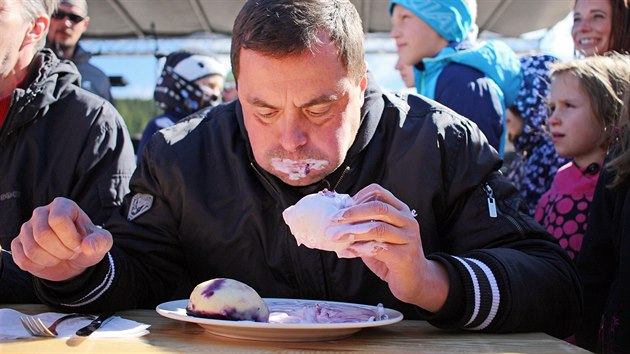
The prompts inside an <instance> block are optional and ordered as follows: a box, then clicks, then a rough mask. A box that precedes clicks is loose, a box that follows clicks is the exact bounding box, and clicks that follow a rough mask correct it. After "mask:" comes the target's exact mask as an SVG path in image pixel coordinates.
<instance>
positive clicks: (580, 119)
mask: <svg viewBox="0 0 630 354" xmlns="http://www.w3.org/2000/svg"><path fill="white" fill-rule="evenodd" d="M549 114H550V116H549V119H548V121H547V125H548V128H549V132H550V134H551V140H552V142H553V145H554V146H555V148H556V152H557V153H558V155H560V156H563V157H572V158H573V159H574V161H575V163H576V164H577V165H578V166H580V167H586V166H588V165H589V164H591V163H593V162H596V163H600V164H601V163H602V162H603V160H604V156H605V154H606V149H605V144H604V142H605V141H606V134H605V132H604V127H603V126H602V124H601V123H600V121H599V120H598V119H597V117H596V116H595V113H594V112H593V109H592V107H591V101H590V99H589V97H588V95H587V93H586V91H585V90H584V89H583V88H582V84H581V83H580V80H579V79H578V78H577V77H575V76H573V75H571V74H567V73H565V74H560V75H558V76H556V77H555V78H554V79H553V81H552V82H551V91H550V94H549Z"/></svg>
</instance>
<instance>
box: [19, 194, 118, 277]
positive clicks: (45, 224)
mask: <svg viewBox="0 0 630 354" xmlns="http://www.w3.org/2000/svg"><path fill="white" fill-rule="evenodd" d="M112 244H113V239H112V235H111V234H110V233H109V232H108V231H107V230H104V229H102V228H99V227H96V226H95V225H94V224H93V223H92V221H91V220H90V218H89V217H88V216H87V214H85V212H83V210H81V208H79V206H78V205H77V204H76V203H75V202H73V201H72V200H70V199H66V198H55V200H53V201H52V203H50V204H48V205H46V206H42V207H39V208H37V209H35V210H34V211H33V216H32V217H31V219H30V220H29V221H27V222H26V223H24V225H22V228H21V229H20V234H19V235H18V236H17V237H16V238H15V239H14V240H13V242H12V243H11V251H12V253H13V260H14V261H15V264H17V265H18V267H20V268H21V269H22V270H24V271H27V272H29V273H31V274H33V275H34V276H36V277H38V278H42V279H47V280H52V281H62V280H67V279H70V278H72V277H75V276H77V275H79V274H81V273H82V272H83V271H85V269H86V268H88V267H91V266H93V265H95V264H97V263H98V262H100V261H101V259H103V257H104V256H105V254H106V253H107V252H108V251H109V250H110V249H111V247H112Z"/></svg>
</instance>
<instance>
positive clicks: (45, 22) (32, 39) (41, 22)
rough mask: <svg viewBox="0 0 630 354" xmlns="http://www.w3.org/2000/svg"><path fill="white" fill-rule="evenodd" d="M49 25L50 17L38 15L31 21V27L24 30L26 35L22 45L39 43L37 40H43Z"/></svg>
mask: <svg viewBox="0 0 630 354" xmlns="http://www.w3.org/2000/svg"><path fill="white" fill-rule="evenodd" d="M49 27H50V18H48V17H46V16H39V17H37V18H36V19H35V22H33V25H32V26H31V29H30V30H29V31H28V32H26V36H25V37H24V43H22V46H25V45H28V44H31V43H39V41H41V40H43V39H44V38H45V37H46V33H48V28H49Z"/></svg>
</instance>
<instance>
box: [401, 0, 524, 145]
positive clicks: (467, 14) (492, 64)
mask: <svg viewBox="0 0 630 354" xmlns="http://www.w3.org/2000/svg"><path fill="white" fill-rule="evenodd" d="M389 11H390V14H391V15H392V30H391V33H390V35H391V37H392V38H394V39H395V40H396V46H397V48H398V55H399V57H400V58H401V60H402V61H403V62H404V63H405V64H407V65H413V66H414V77H415V84H416V90H417V91H418V93H420V94H422V95H424V96H426V97H428V98H431V99H434V100H436V101H438V102H440V103H442V104H444V105H445V106H448V107H449V108H451V109H453V110H454V111H456V112H457V113H459V114H461V115H463V116H465V117H467V118H469V119H470V120H472V121H473V122H475V123H476V124H477V125H478V126H479V128H480V129H481V131H483V133H484V134H485V135H486V138H487V139H488V141H489V142H490V144H491V145H492V146H493V147H494V148H495V149H497V151H499V152H500V153H503V150H504V144H505V134H504V130H505V129H504V127H505V112H506V107H509V106H510V105H511V104H512V102H513V101H514V99H515V98H516V95H517V93H518V90H519V87H520V81H521V77H520V63H519V59H518V57H517V56H516V54H515V53H514V52H513V51H512V50H511V49H510V48H509V47H508V46H507V45H506V44H504V43H503V42H500V41H487V42H481V43H477V42H476V41H475V39H474V38H471V37H475V36H474V35H473V33H474V29H475V24H474V20H475V17H476V16H475V15H476V2H475V0H392V1H391V2H390V6H389Z"/></svg>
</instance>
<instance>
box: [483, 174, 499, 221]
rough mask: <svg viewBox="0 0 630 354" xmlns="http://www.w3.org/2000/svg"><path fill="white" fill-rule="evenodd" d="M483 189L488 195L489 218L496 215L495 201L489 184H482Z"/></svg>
mask: <svg viewBox="0 0 630 354" xmlns="http://www.w3.org/2000/svg"><path fill="white" fill-rule="evenodd" d="M483 190H484V192H486V195H487V196H488V210H489V214H490V217H491V218H496V217H497V203H496V201H495V200H494V192H493V191H492V187H490V184H488V183H486V184H484V185H483Z"/></svg>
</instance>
